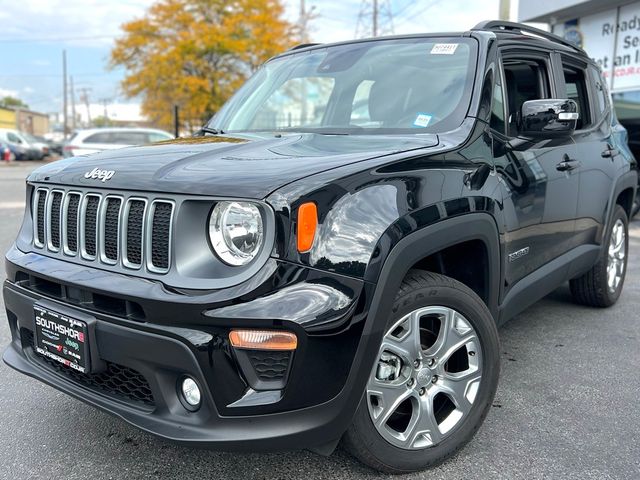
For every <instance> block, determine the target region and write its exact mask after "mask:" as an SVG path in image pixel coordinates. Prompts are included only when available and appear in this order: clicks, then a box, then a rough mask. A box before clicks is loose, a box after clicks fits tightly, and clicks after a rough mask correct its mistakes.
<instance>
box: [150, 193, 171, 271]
mask: <svg viewBox="0 0 640 480" xmlns="http://www.w3.org/2000/svg"><path fill="white" fill-rule="evenodd" d="M170 229H171V205H170V204H168V203H160V204H157V205H156V206H155V208H154V209H153V227H152V229H151V244H152V245H153V248H152V249H151V264H152V265H153V267H154V268H160V269H166V268H167V267H168V266H169V256H168V253H169V235H170Z"/></svg>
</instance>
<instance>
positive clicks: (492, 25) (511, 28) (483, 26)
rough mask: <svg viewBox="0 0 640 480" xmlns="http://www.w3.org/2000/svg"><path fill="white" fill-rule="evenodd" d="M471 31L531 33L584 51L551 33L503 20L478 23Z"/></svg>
mask: <svg viewBox="0 0 640 480" xmlns="http://www.w3.org/2000/svg"><path fill="white" fill-rule="evenodd" d="M471 30H502V31H505V32H513V33H516V32H520V33H532V34H534V35H537V36H538V37H542V38H545V39H547V40H550V41H552V42H555V43H559V44H561V45H564V46H565V47H569V48H573V49H574V50H578V51H579V52H584V50H583V49H582V48H580V47H578V46H577V45H574V44H573V43H571V42H569V41H567V40H565V39H564V38H562V37H559V36H558V35H555V34H553V33H549V32H545V31H544V30H540V29H539V28H534V27H530V26H528V25H524V24H522V23H516V22H507V21H504V20H485V21H484V22H480V23H479V24H477V25H476V26H475V27H473V28H472V29H471Z"/></svg>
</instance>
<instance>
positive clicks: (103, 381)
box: [21, 328, 155, 406]
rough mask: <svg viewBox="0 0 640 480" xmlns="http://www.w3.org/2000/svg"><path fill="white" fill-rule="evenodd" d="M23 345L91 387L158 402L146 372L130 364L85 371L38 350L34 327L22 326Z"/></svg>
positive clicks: (56, 369) (40, 359) (147, 402)
mask: <svg viewBox="0 0 640 480" xmlns="http://www.w3.org/2000/svg"><path fill="white" fill-rule="evenodd" d="M21 334H22V335H21V336H22V344H23V348H29V349H30V350H31V352H32V353H33V358H34V359H37V361H38V362H39V363H41V364H42V365H45V366H46V367H47V368H48V369H49V370H52V371H54V372H56V373H57V374H59V375H62V376H65V377H67V378H68V379H69V380H71V381H73V382H75V383H78V384H81V385H83V386H85V387H87V388H89V389H91V390H96V391H100V392H103V393H106V394H107V395H110V396H114V397H116V398H120V399H121V400H125V401H129V402H134V403H141V404H143V405H147V406H154V405H155V402H154V400H153V393H152V392H151V387H150V386H149V382H147V379H146V378H144V376H143V375H142V374H141V373H140V372H138V371H136V370H134V369H132V368H129V367H125V366H123V365H118V364H117V363H111V362H106V365H107V367H106V369H105V370H104V371H102V372H100V373H93V374H84V373H80V372H78V371H76V370H73V369H72V368H68V367H65V366H64V365H62V364H61V363H59V362H56V361H55V360H52V359H50V358H48V357H45V356H43V355H40V354H38V353H37V352H36V351H35V348H34V347H35V338H34V335H33V332H32V331H31V330H27V329H26V328H23V329H21Z"/></svg>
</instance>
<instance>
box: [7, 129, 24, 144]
mask: <svg viewBox="0 0 640 480" xmlns="http://www.w3.org/2000/svg"><path fill="white" fill-rule="evenodd" d="M7 140H9V141H10V142H11V143H22V140H21V139H20V137H18V136H17V135H16V134H15V133H11V132H9V133H7Z"/></svg>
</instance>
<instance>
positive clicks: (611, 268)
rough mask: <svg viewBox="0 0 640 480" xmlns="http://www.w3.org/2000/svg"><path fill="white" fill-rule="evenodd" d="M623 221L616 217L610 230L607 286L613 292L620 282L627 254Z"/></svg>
mask: <svg viewBox="0 0 640 480" xmlns="http://www.w3.org/2000/svg"><path fill="white" fill-rule="evenodd" d="M626 236H627V234H626V232H625V228H624V222H623V221H622V220H620V219H618V220H617V221H616V223H615V225H614V226H613V230H612V231H611V239H610V240H609V251H608V257H609V258H608V262H607V286H608V287H609V292H610V293H615V292H616V290H617V289H618V286H619V285H620V282H622V278H623V277H624V269H625V257H626V254H627V242H626Z"/></svg>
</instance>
